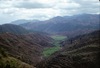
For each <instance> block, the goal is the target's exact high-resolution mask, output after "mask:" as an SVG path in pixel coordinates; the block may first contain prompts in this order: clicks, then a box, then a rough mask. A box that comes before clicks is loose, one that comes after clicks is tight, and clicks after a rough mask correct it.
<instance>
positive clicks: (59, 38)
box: [51, 35, 67, 41]
mask: <svg viewBox="0 0 100 68" xmlns="http://www.w3.org/2000/svg"><path fill="white" fill-rule="evenodd" d="M51 38H53V39H54V40H55V41H62V40H64V39H66V38H67V37H66V36H62V35H54V36H51Z"/></svg>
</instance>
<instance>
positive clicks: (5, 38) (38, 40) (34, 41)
mask: <svg viewBox="0 0 100 68" xmlns="http://www.w3.org/2000/svg"><path fill="white" fill-rule="evenodd" d="M50 46H52V39H51V38H50V37H48V36H43V35H40V34H25V35H15V34H11V33H3V34H0V48H3V49H4V50H5V51H6V52H7V53H8V55H9V56H10V57H14V58H16V59H18V60H20V61H22V62H25V63H27V64H30V65H36V64H37V63H38V62H40V61H41V56H42V50H43V49H44V48H45V47H50Z"/></svg>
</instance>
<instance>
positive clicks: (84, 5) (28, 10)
mask: <svg viewBox="0 0 100 68" xmlns="http://www.w3.org/2000/svg"><path fill="white" fill-rule="evenodd" d="M99 7H100V3H99V0H91V1H88V0H81V1H79V0H63V1H62V0H53V1H51V0H34V1H33V0H0V10H1V11H0V21H1V22H0V24H5V23H10V22H11V21H15V20H18V19H26V20H47V19H50V18H53V17H56V16H70V15H77V14H84V13H85V14H100V13H99V10H100V9H99Z"/></svg>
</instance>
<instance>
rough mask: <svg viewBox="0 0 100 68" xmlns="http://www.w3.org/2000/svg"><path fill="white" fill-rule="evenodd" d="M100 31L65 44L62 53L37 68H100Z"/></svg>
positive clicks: (70, 40)
mask: <svg viewBox="0 0 100 68" xmlns="http://www.w3.org/2000/svg"><path fill="white" fill-rule="evenodd" d="M99 41H100V31H95V32H93V33H89V34H85V35H81V36H77V37H74V38H71V39H69V40H67V41H65V42H64V43H63V45H64V47H63V49H62V50H61V51H59V52H57V53H55V54H54V55H52V56H51V57H50V58H48V59H46V60H44V61H42V62H41V63H39V64H38V65H37V68H100V65H99V62H100V59H99V57H100V55H99V54H100V42H99Z"/></svg>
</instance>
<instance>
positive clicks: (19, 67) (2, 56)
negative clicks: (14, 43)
mask: <svg viewBox="0 0 100 68" xmlns="http://www.w3.org/2000/svg"><path fill="white" fill-rule="evenodd" d="M23 67H24V68H35V67H33V66H31V65H29V64H27V63H25V62H22V61H20V60H18V59H16V58H14V57H11V56H10V55H9V54H7V52H6V51H5V50H4V49H3V48H2V47H0V68H23Z"/></svg>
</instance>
